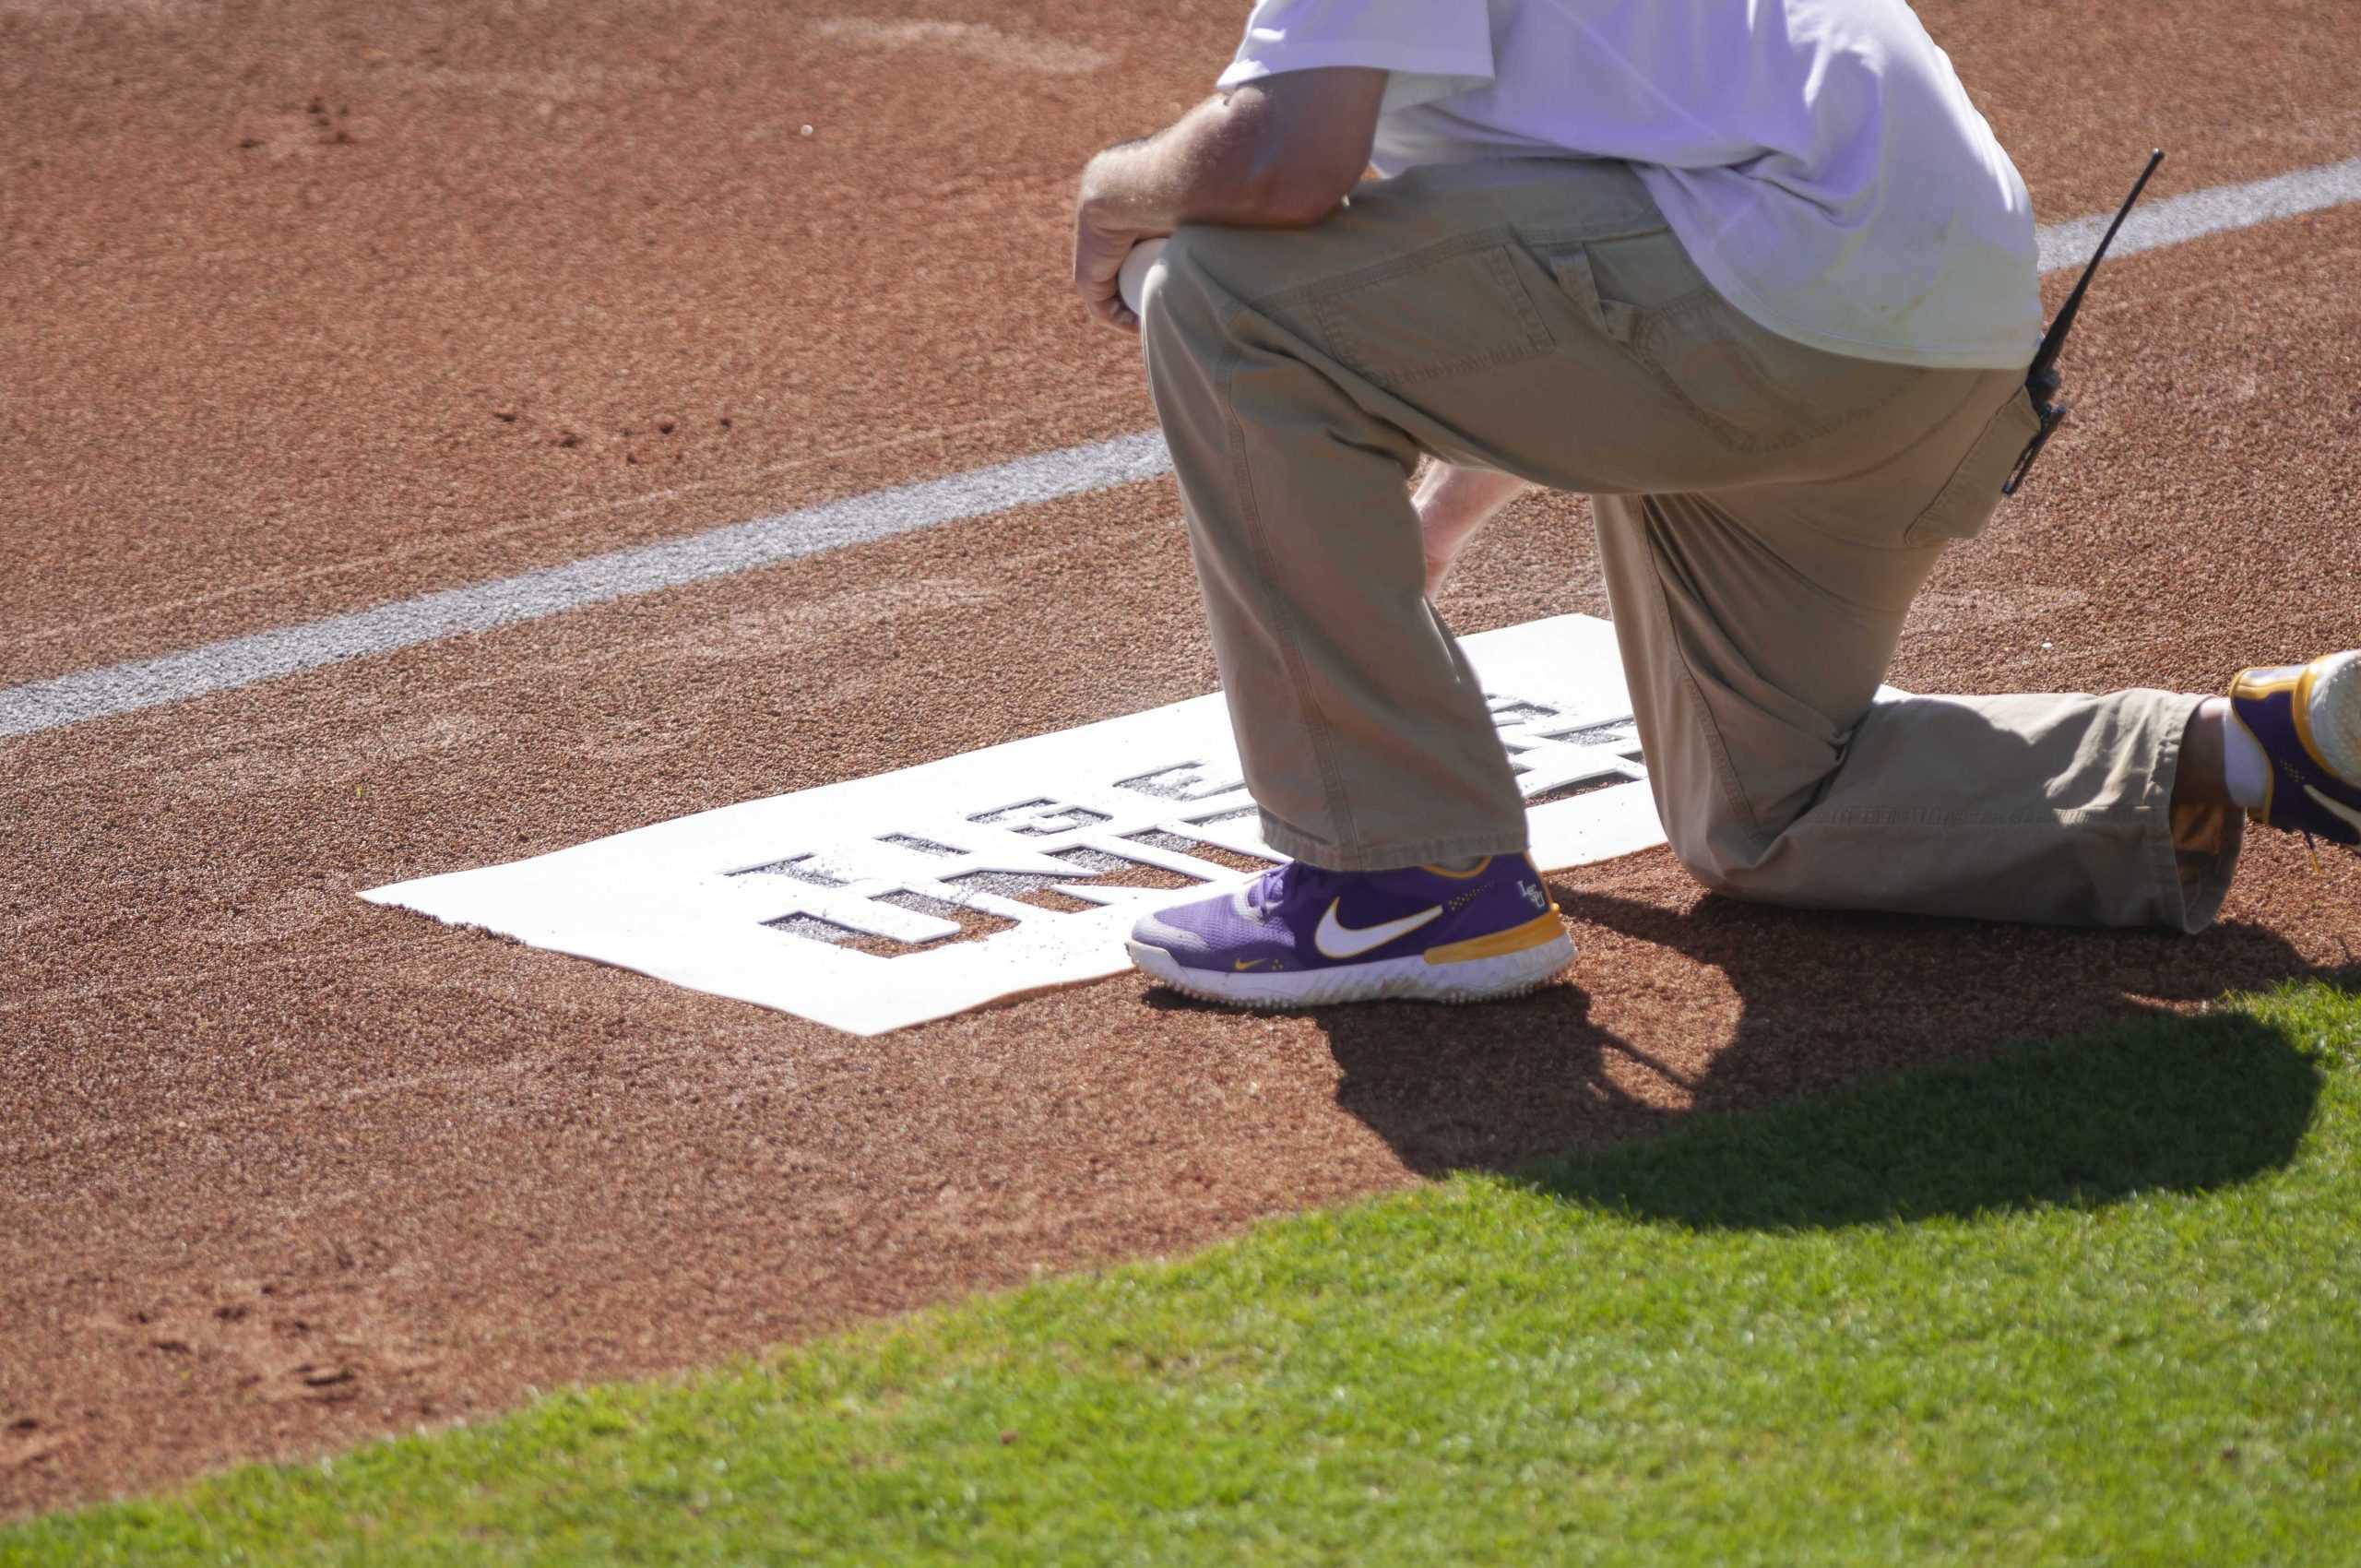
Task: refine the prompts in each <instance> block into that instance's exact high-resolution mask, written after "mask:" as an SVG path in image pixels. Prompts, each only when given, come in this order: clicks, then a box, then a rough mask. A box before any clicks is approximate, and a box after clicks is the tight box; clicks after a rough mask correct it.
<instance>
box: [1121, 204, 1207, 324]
mask: <svg viewBox="0 0 2361 1568" xmlns="http://www.w3.org/2000/svg"><path fill="white" fill-rule="evenodd" d="M1219 243H1220V240H1219V231H1214V230H1206V229H1203V228H1198V227H1193V226H1188V227H1183V228H1181V229H1179V230H1177V231H1175V232H1173V233H1172V234H1171V235H1170V236H1169V237H1168V238H1167V239H1166V240H1165V242H1164V248H1163V250H1162V251H1161V252H1160V253H1158V255H1157V258H1156V264H1155V265H1154V266H1152V267H1149V268H1148V269H1147V274H1146V276H1145V278H1143V279H1141V281H1140V302H1139V314H1140V330H1141V332H1142V333H1143V334H1145V335H1147V336H1148V337H1149V339H1150V340H1151V341H1155V340H1157V339H1164V340H1167V341H1172V340H1175V339H1178V338H1180V337H1182V336H1188V337H1195V336H1198V335H1199V334H1200V333H1201V332H1202V329H1203V327H1204V326H1205V325H1207V324H1208V323H1207V320H1206V317H1207V316H1208V315H1209V314H1213V313H1209V312H1208V311H1207V308H1206V307H1207V305H1208V303H1209V291H1208V289H1207V283H1208V281H1209V273H1208V270H1207V267H1206V252H1207V251H1208V250H1209V249H1211V248H1213V247H1215V246H1217V245H1218V244H1219Z"/></svg>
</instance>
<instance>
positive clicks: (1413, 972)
mask: <svg viewBox="0 0 2361 1568" xmlns="http://www.w3.org/2000/svg"><path fill="white" fill-rule="evenodd" d="M1130 947H1131V952H1132V962H1133V963H1134V964H1136V965H1138V966H1139V967H1140V968H1143V969H1145V970H1146V971H1147V972H1148V973H1149V974H1150V975H1153V976H1154V977H1156V978H1157V980H1162V981H1163V982H1164V983H1165V984H1167V985H1169V986H1173V987H1175V988H1177V989H1179V990H1181V991H1185V992H1188V993H1189V994H1190V995H1192V996H1200V997H1204V999H1205V1000H1207V1001H1209V1002H1228V1003H1233V1004H1237V1005H1240V1006H1243V1007H1316V1006H1322V1005H1324V1004H1329V1003H1332V1002H1376V1001H1380V1000H1382V999H1385V998H1389V997H1399V998H1404V999H1412V1000H1418V1001H1425V1002H1483V1001H1489V1000H1490V999H1492V998H1494V997H1501V996H1517V995H1521V994H1523V993H1524V992H1528V991H1531V990H1533V989H1534V988H1535V987H1536V986H1538V985H1540V984H1541V983H1542V982H1543V981H1545V980H1548V979H1549V978H1550V977H1551V976H1553V975H1555V974H1557V973H1558V972H1559V971H1560V970H1561V969H1563V968H1565V967H1566V966H1567V965H1568V964H1570V963H1572V962H1573V957H1574V944H1573V943H1572V940H1571V939H1569V938H1568V937H1567V935H1566V927H1565V922H1564V921H1561V920H1560V919H1559V918H1558V906H1557V905H1556V904H1555V903H1553V902H1551V901H1550V897H1549V893H1548V889H1547V888H1546V887H1544V886H1543V885H1542V882H1541V873H1539V872H1537V871H1536V870H1535V869H1534V866H1533V861H1531V860H1529V859H1527V858H1526V857H1525V856H1524V855H1494V856H1492V857H1490V858H1489V859H1488V860H1485V861H1481V862H1479V863H1478V864H1477V866H1475V867H1474V868H1473V869H1472V870H1468V871H1464V872H1462V871H1445V870H1443V869H1442V868H1441V867H1439V866H1413V867H1410V868H1408V869H1407V870H1404V871H1378V872H1338V871H1322V870H1321V869H1320V868H1319V867H1317V866H1309V865H1306V864H1304V863H1303V862H1302V861H1289V862H1288V863H1287V864H1286V865H1283V866H1280V867H1278V868H1276V869H1275V870H1273V871H1268V872H1265V873H1263V874H1262V875H1261V876H1259V877H1257V878H1255V879H1254V880H1253V881H1252V882H1250V883H1248V884H1247V885H1245V886H1243V887H1240V888H1234V889H1232V890H1230V891H1229V892H1227V893H1221V894H1217V895H1216V896H1215V897H1210V898H1201V899H1199V900H1197V901H1196V902H1195V903H1191V904H1178V905H1175V906H1173V907H1172V908H1170V909H1158V910H1157V911H1156V912H1155V913H1154V914H1152V915H1147V916H1145V917H1144V918H1143V919H1142V920H1141V921H1140V922H1139V924H1138V925H1136V926H1134V927H1133V929H1132V940H1131V943H1130Z"/></svg>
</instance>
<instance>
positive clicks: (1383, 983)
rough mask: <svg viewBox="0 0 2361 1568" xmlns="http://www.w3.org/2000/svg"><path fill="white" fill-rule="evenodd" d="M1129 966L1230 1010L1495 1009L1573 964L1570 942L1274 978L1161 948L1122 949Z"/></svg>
mask: <svg viewBox="0 0 2361 1568" xmlns="http://www.w3.org/2000/svg"><path fill="white" fill-rule="evenodd" d="M1124 945H1125V946H1127V947H1129V948H1130V949H1131V954H1132V962H1133V964H1134V965H1136V966H1138V968H1141V969H1143V970H1145V972H1146V973H1147V974H1149V975H1151V976H1153V977H1154V978H1156V979H1157V980H1162V981H1163V982H1164V983H1165V984H1166V985H1169V986H1170V987H1172V989H1173V990H1175V991H1181V992H1187V993H1188V994H1189V995H1191V996H1194V997H1197V998H1200V999H1201V1000H1203V1001H1206V1002H1226V1003H1228V1004H1230V1005H1231V1006H1234V1007H1324V1006H1327V1005H1329V1004H1332V1003H1338V1002H1389V1001H1399V1002H1495V1001H1498V1000H1500V999H1501V998H1502V997H1508V996H1523V995H1524V994H1525V992H1528V991H1534V990H1536V989H1538V988H1539V987H1541V986H1542V985H1545V984H1547V983H1548V981H1549V980H1553V979H1555V978H1556V977H1557V976H1558V975H1560V974H1561V973H1563V972H1564V970H1565V968H1566V966H1567V965H1569V964H1571V963H1572V962H1573V961H1574V943H1573V939H1572V937H1569V936H1566V935H1563V934H1560V936H1559V937H1558V939H1557V940H1556V941H1554V942H1545V943H1542V944H1539V945H1538V946H1534V947H1527V948H1525V949H1524V950H1523V951H1521V952H1516V953H1504V954H1501V956H1499V957H1496V958H1463V959H1460V960H1459V961H1458V962H1456V963H1450V964H1430V963H1429V962H1427V960H1426V959H1425V958H1423V957H1416V956H1414V957H1408V958H1383V959H1380V960H1379V961H1377V962H1376V963H1372V964H1347V965H1343V966H1341V967H1339V968H1333V969H1297V970H1287V971H1281V972H1279V973H1276V974H1273V973H1270V972H1267V971H1256V970H1252V969H1250V970H1247V971H1246V972H1245V973H1243V974H1234V975H1226V974H1223V973H1221V972H1220V971H1219V970H1217V969H1191V968H1182V967H1181V965H1180V964H1179V963H1178V962H1176V961H1175V960H1174V958H1173V956H1172V955H1171V954H1169V953H1168V952H1166V951H1165V950H1164V949H1163V948H1161V947H1150V946H1148V945H1146V944H1143V943H1138V942H1130V943H1126V944H1124Z"/></svg>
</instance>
